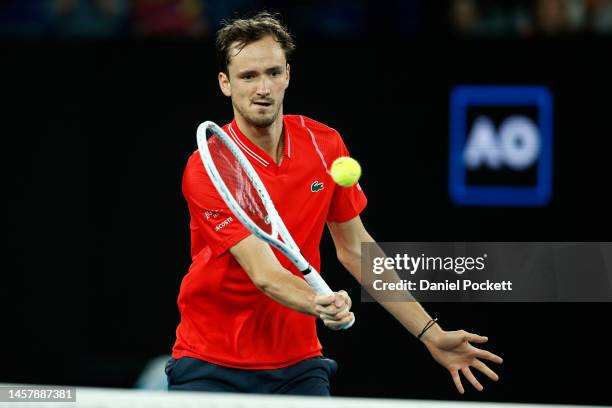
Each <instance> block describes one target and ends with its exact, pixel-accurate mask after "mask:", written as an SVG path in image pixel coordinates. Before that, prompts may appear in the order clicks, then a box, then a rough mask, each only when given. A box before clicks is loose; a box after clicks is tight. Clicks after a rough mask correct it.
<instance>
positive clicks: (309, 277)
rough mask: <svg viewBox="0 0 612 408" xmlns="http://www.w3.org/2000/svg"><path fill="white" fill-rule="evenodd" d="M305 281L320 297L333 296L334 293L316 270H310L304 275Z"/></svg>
mask: <svg viewBox="0 0 612 408" xmlns="http://www.w3.org/2000/svg"><path fill="white" fill-rule="evenodd" d="M304 279H306V282H308V284H309V285H310V287H311V288H312V289H313V290H314V291H315V293H316V294H317V295H319V296H327V295H333V294H334V292H333V291H332V290H331V289H330V288H329V286H327V283H325V281H324V280H323V278H322V277H321V275H319V273H318V272H317V271H315V270H314V269H312V268H311V269H310V272H308V273H307V274H306V275H304Z"/></svg>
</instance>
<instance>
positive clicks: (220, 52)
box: [215, 11, 295, 74]
mask: <svg viewBox="0 0 612 408" xmlns="http://www.w3.org/2000/svg"><path fill="white" fill-rule="evenodd" d="M268 35H271V36H273V37H274V39H275V40H276V41H277V42H278V43H279V44H280V46H281V47H282V48H283V51H285V58H286V59H287V61H289V57H290V55H291V52H292V51H293V50H294V49H295V44H294V42H293V38H292V37H291V34H290V33H289V30H287V27H285V26H284V25H283V24H282V23H281V22H280V19H279V16H278V15H275V14H271V13H269V12H267V11H262V12H259V13H257V14H256V15H254V16H253V17H251V18H246V19H234V20H230V21H223V27H222V28H221V29H220V30H219V31H217V39H216V41H215V45H216V48H217V61H218V63H219V70H220V71H222V72H225V73H226V74H227V73H228V72H227V66H228V65H229V63H230V48H231V46H232V44H234V43H237V48H238V49H239V50H242V48H244V47H245V46H246V45H248V44H250V43H253V42H255V41H258V40H261V39H262V38H264V37H266V36H268Z"/></svg>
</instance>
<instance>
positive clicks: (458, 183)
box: [449, 86, 553, 206]
mask: <svg viewBox="0 0 612 408" xmlns="http://www.w3.org/2000/svg"><path fill="white" fill-rule="evenodd" d="M552 109H553V103H552V96H551V93H550V92H549V91H548V89H547V88H545V87H540V86H457V87H455V88H454V89H453V91H452V93H451V101H450V165H449V193H450V197H451V200H452V201H453V202H454V203H455V204H458V205H486V206H519V205H520V206H542V205H546V204H547V203H548V202H549V201H550V197H551V192H552V123H553V120H552Z"/></svg>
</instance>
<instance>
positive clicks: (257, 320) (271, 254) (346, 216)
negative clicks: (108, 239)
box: [166, 13, 501, 395]
mask: <svg viewBox="0 0 612 408" xmlns="http://www.w3.org/2000/svg"><path fill="white" fill-rule="evenodd" d="M216 45H217V53H218V57H219V61H220V65H221V67H220V68H221V69H220V72H219V74H218V80H219V86H220V87H221V91H222V92H223V94H224V95H225V96H227V97H229V98H230V99H231V101H232V106H233V110H234V120H233V121H232V122H231V123H230V124H228V125H226V126H225V127H224V130H225V132H226V133H227V134H228V135H229V136H230V137H231V138H232V139H233V140H234V141H235V142H236V144H237V145H238V146H239V147H240V148H241V149H242V151H243V152H244V153H245V155H246V156H247V157H248V159H249V160H250V161H251V163H252V164H253V166H254V168H255V169H256V171H257V173H258V174H259V176H260V178H261V179H262V181H263V183H264V184H265V186H266V188H267V189H268V192H269V193H270V196H271V198H272V201H273V202H274V204H275V206H276V208H277V210H278V213H279V214H280V216H281V218H282V219H283V221H284V223H285V225H286V226H287V228H288V230H289V232H290V234H291V235H292V236H293V238H294V240H295V242H296V244H297V245H298V247H300V248H301V251H302V254H303V255H304V257H305V258H306V259H307V260H308V261H309V262H310V263H311V265H313V266H314V268H316V269H317V270H319V267H320V255H319V243H320V239H321V235H322V233H323V229H324V228H325V225H326V224H327V226H328V228H329V230H330V231H331V235H332V237H333V241H334V244H335V246H336V250H337V254H338V258H339V260H340V261H341V263H342V264H343V265H344V266H345V267H346V269H347V270H348V271H349V272H350V273H351V274H352V275H353V276H354V277H355V278H356V279H358V280H359V279H360V273H359V269H360V256H361V242H374V240H373V239H372V237H370V235H369V234H368V232H367V231H366V230H365V228H364V226H363V224H362V222H361V220H360V217H359V214H360V212H361V211H362V210H363V209H364V208H365V206H366V197H365V195H364V193H363V191H362V190H361V188H360V187H359V185H355V186H354V187H349V188H344V187H340V186H338V185H336V184H335V183H334V182H333V181H332V179H331V177H330V176H329V175H328V173H327V172H326V169H325V166H324V164H323V163H331V162H332V161H333V160H334V159H335V158H337V157H339V156H347V155H348V151H347V149H346V147H345V145H344V143H343V141H342V139H341V137H340V135H339V134H338V132H336V131H335V130H334V129H331V128H329V127H327V126H325V125H323V124H321V123H318V122H316V121H314V120H312V119H309V118H306V117H304V116H297V115H284V114H283V98H284V95H285V90H286V89H287V87H288V85H289V78H290V67H289V64H288V58H289V56H290V53H291V51H292V50H293V48H294V44H293V41H292V38H291V36H290V35H289V33H288V32H287V30H286V29H285V28H284V27H283V26H282V25H281V24H280V23H279V21H278V20H277V19H276V18H275V17H274V16H272V15H270V14H268V13H260V14H258V15H256V16H255V17H253V18H250V19H238V20H234V21H231V22H229V23H227V24H226V25H225V26H224V27H223V28H222V29H221V30H219V32H218V33H217V40H216ZM183 193H184V195H185V198H186V200H187V204H188V207H189V213H190V216H191V223H190V226H191V245H192V246H191V255H192V264H191V267H190V269H189V272H188V274H187V275H186V276H185V278H184V279H183V282H182V284H181V289H180V294H179V298H178V305H179V309H180V313H181V322H180V324H179V326H178V328H177V331H176V335H177V339H176V343H175V345H174V349H173V353H172V357H173V358H172V359H171V360H170V361H169V362H168V365H167V368H166V373H167V374H168V382H169V388H170V389H173V390H202V391H219V392H257V393H282V394H304V395H329V379H330V377H331V376H332V375H333V373H334V372H335V370H336V363H335V362H334V361H333V360H329V359H326V358H323V356H322V354H321V344H320V343H319V340H318V338H317V333H316V319H317V318H320V319H321V320H322V321H323V323H324V324H325V326H327V327H329V328H330V329H334V330H337V329H339V328H341V327H342V326H343V325H346V324H347V323H349V322H350V321H351V319H352V312H351V311H350V308H351V299H350V297H349V296H348V294H347V293H346V292H345V291H339V292H336V293H335V294H334V295H332V296H316V295H315V293H314V292H313V290H312V289H311V288H310V286H309V285H308V284H307V283H306V282H305V281H304V279H303V277H302V275H301V274H300V272H299V271H297V270H296V269H295V267H294V266H293V265H292V264H291V263H290V262H289V260H287V259H286V258H285V257H283V256H282V255H280V254H279V256H277V253H276V250H273V249H272V248H271V247H270V246H269V245H268V244H266V243H264V242H263V241H261V240H259V239H258V238H256V237H255V236H253V235H251V233H250V232H249V230H247V229H246V228H245V227H244V226H243V225H241V224H240V222H239V221H238V220H237V219H236V217H235V216H234V215H233V214H232V213H231V211H230V210H229V209H228V207H227V205H226V204H225V203H224V201H223V200H222V198H221V197H220V196H219V195H218V193H217V191H216V189H215V187H214V185H213V184H212V182H211V180H210V179H209V177H208V175H207V174H206V172H205V169H204V167H203V164H202V161H201V158H200V156H199V154H198V153H197V152H195V153H194V154H193V155H192V156H191V157H190V158H189V161H188V163H187V167H186V169H185V173H184V177H183ZM381 303H382V305H383V306H384V307H385V308H386V309H387V310H388V311H389V312H390V313H391V314H392V315H393V316H395V318H397V320H398V321H399V322H400V323H401V324H402V325H403V326H404V327H405V328H406V329H407V330H408V331H409V332H410V333H412V334H413V335H415V336H419V338H420V340H421V341H423V343H424V344H425V345H426V347H427V348H428V350H429V351H430V353H431V354H432V356H433V358H434V359H435V360H436V361H438V362H439V363H440V364H441V365H443V366H444V367H446V368H447V369H448V370H449V371H450V373H451V375H452V378H453V380H454V382H455V385H456V387H457V389H458V390H459V392H461V393H463V387H462V384H461V381H460V379H459V372H462V373H463V375H464V376H465V377H466V378H467V380H468V381H469V382H470V383H471V384H472V385H473V386H474V387H475V388H477V389H478V390H481V389H482V385H481V384H480V383H479V382H478V380H476V378H475V377H474V375H473V374H472V372H471V371H470V367H474V368H475V369H477V370H479V371H481V372H482V373H484V374H485V375H486V376H488V377H489V378H491V379H493V380H497V378H498V377H497V375H496V374H495V373H494V372H493V371H492V370H491V369H490V368H488V367H487V366H486V365H485V363H483V362H482V361H481V360H482V359H487V360H491V361H494V362H496V363H500V362H501V358H499V357H498V356H496V355H494V354H492V353H490V352H488V351H484V350H480V349H478V348H475V347H474V346H472V345H471V344H470V343H484V342H486V341H487V338H486V337H482V336H479V335H476V334H471V333H467V332H465V331H452V332H447V331H444V330H442V329H441V328H440V327H439V326H438V325H436V324H435V321H434V320H432V319H431V317H430V316H429V315H428V314H427V313H426V312H425V311H424V310H423V308H422V307H421V306H420V305H419V304H418V303H417V302H389V303H385V302H381Z"/></svg>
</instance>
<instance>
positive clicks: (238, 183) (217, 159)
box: [208, 137, 272, 234]
mask: <svg viewBox="0 0 612 408" xmlns="http://www.w3.org/2000/svg"><path fill="white" fill-rule="evenodd" d="M208 150H209V151H210V155H211V158H212V160H213V163H214V164H215V167H216V168H217V171H218V172H219V175H220V176H221V179H222V180H223V182H224V183H225V185H226V186H227V189H228V190H229V192H230V194H231V195H232V196H233V197H234V199H235V200H236V202H237V203H238V205H239V206H240V207H241V208H242V209H243V210H244V212H245V213H246V214H247V215H248V216H249V217H250V218H251V219H252V220H253V222H255V223H256V224H257V225H258V226H259V227H260V228H261V229H262V230H264V231H265V232H266V233H269V234H270V233H272V228H271V224H270V222H269V219H268V212H267V211H266V207H265V205H264V203H263V201H262V200H261V197H260V196H259V194H258V193H257V190H256V189H255V186H254V185H253V183H252V181H251V179H250V178H249V176H248V174H247V173H246V171H245V170H244V168H243V167H242V165H241V164H240V162H239V160H238V159H237V158H236V156H234V154H233V153H232V152H231V150H230V149H229V148H228V147H227V146H226V145H225V144H224V143H223V142H222V141H221V140H220V139H219V138H218V137H211V138H209V139H208Z"/></svg>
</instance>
